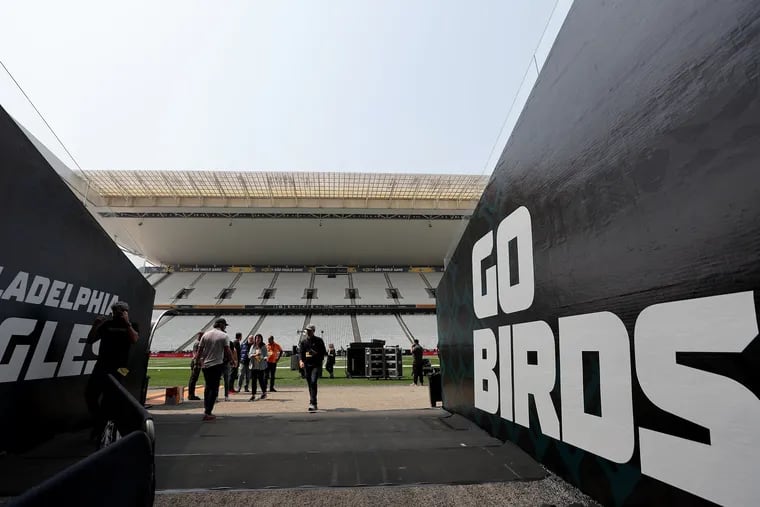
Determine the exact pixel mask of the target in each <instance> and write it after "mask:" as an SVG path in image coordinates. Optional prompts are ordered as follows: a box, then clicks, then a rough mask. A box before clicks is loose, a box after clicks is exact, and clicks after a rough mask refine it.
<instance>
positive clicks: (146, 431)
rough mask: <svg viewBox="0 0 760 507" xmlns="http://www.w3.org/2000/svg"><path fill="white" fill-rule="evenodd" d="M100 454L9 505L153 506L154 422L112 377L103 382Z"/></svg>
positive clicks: (40, 485) (86, 459) (92, 456)
mask: <svg viewBox="0 0 760 507" xmlns="http://www.w3.org/2000/svg"><path fill="white" fill-rule="evenodd" d="M102 410H103V412H104V414H103V415H104V416H105V418H106V419H107V420H108V423H107V424H106V429H105V430H104V432H103V436H102V438H101V444H100V445H101V448H100V449H99V450H98V451H96V452H95V453H93V454H91V455H90V456H88V457H86V458H84V459H83V460H81V461H79V462H78V463H76V464H74V465H72V466H70V467H69V468H66V469H65V470H63V471H61V472H59V473H58V474H56V475H54V476H53V477H51V478H49V479H48V480H46V481H45V482H43V483H42V484H39V485H37V486H35V487H33V488H31V489H30V490H28V491H26V492H25V493H24V494H22V495H20V496H18V497H16V498H14V499H12V500H11V501H10V503H9V505H12V506H23V507H37V506H40V507H41V506H47V505H57V504H60V503H62V502H63V503H65V504H66V505H76V506H78V507H79V506H89V505H93V506H94V505H108V506H110V507H114V506H122V505H123V506H127V505H129V506H136V505H138V506H148V507H150V506H152V505H153V500H154V496H155V491H156V466H155V441H156V432H155V427H154V425H153V418H152V417H151V415H150V414H149V413H148V411H147V410H145V408H144V407H143V406H142V405H141V404H140V403H139V402H138V401H137V400H136V399H135V398H134V397H133V396H132V395H131V394H129V392H128V391H127V390H126V389H125V388H124V386H122V385H121V384H120V383H119V381H118V380H116V379H115V378H114V377H113V376H111V375H107V376H106V384H105V386H104V391H103V403H102Z"/></svg>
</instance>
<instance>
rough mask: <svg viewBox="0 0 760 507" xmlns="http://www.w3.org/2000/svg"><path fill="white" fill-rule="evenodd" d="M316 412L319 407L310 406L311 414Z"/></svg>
mask: <svg viewBox="0 0 760 507" xmlns="http://www.w3.org/2000/svg"><path fill="white" fill-rule="evenodd" d="M316 411H317V406H316V405H312V404H310V405H309V412H316Z"/></svg>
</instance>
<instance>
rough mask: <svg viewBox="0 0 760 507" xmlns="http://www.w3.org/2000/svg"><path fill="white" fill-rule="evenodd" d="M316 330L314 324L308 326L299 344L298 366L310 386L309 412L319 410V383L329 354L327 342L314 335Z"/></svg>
mask: <svg viewBox="0 0 760 507" xmlns="http://www.w3.org/2000/svg"><path fill="white" fill-rule="evenodd" d="M316 330H317V327H316V326H315V325H314V324H309V325H308V326H306V329H304V331H303V333H304V336H303V338H301V341H300V342H299V344H298V357H299V361H298V364H299V366H300V367H301V368H303V369H304V373H305V374H306V384H307V385H308V386H309V412H314V411H315V410H317V409H318V406H317V382H318V381H319V377H320V376H321V375H322V361H324V358H325V355H326V354H327V350H326V349H325V342H324V341H322V338H320V337H319V336H316V335H315V334H314V331H316Z"/></svg>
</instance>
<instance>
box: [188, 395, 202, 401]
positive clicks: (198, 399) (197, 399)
mask: <svg viewBox="0 0 760 507" xmlns="http://www.w3.org/2000/svg"><path fill="white" fill-rule="evenodd" d="M188 400H191V401H201V399H200V398H198V397H197V396H190V397H189V398H188Z"/></svg>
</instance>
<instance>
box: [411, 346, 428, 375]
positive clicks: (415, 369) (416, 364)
mask: <svg viewBox="0 0 760 507" xmlns="http://www.w3.org/2000/svg"><path fill="white" fill-rule="evenodd" d="M422 352H423V349H422V345H420V341H419V340H418V339H416V338H415V340H414V345H412V357H413V359H412V378H413V379H414V385H417V379H419V381H420V385H421V386H424V385H425V382H424V380H423V379H424V378H425V377H424V376H423V375H422Z"/></svg>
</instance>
